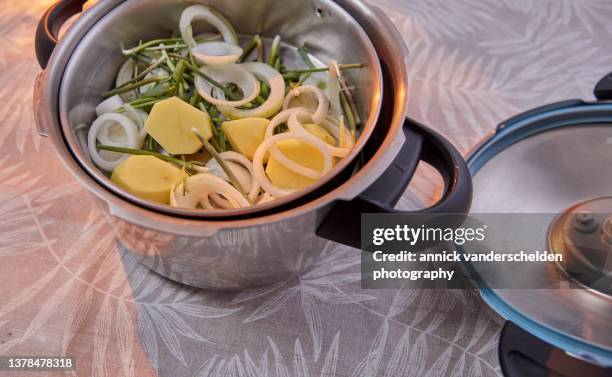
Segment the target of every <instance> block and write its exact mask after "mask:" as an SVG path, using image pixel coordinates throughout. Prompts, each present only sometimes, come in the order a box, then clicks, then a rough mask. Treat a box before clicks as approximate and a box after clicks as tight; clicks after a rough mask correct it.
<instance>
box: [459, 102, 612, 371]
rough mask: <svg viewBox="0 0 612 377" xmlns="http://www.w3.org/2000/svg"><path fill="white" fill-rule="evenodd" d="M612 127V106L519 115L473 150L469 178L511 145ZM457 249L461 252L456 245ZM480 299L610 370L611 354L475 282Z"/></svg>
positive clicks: (561, 106)
mask: <svg viewBox="0 0 612 377" xmlns="http://www.w3.org/2000/svg"><path fill="white" fill-rule="evenodd" d="M610 123H612V103H605V102H602V103H596V102H595V103H586V102H582V101H576V100H574V101H566V102H561V103H558V104H552V105H548V106H545V107H542V108H540V109H535V110H532V111H529V112H527V113H524V114H521V115H518V116H516V117H514V118H512V119H510V120H508V121H507V122H505V123H503V124H502V125H500V126H499V127H498V128H497V131H496V132H495V134H494V135H493V136H492V137H491V138H489V139H488V140H487V141H486V142H484V143H483V144H482V145H481V146H480V147H479V148H478V149H476V150H475V151H474V152H473V153H472V154H471V155H470V157H469V158H468V160H467V164H468V168H469V169H470V173H471V175H472V176H475V175H476V174H477V173H478V171H479V170H480V169H481V168H482V167H483V166H484V165H485V164H486V163H487V162H488V161H489V160H491V159H492V158H493V157H494V156H496V155H497V154H499V153H501V152H502V151H503V150H505V149H506V148H508V147H510V146H511V145H513V144H515V143H517V142H519V141H521V140H524V139H526V138H528V137H531V136H534V135H536V134H539V133H542V132H546V131H549V130H552V129H557V128H563V127H571V126H578V125H581V124H591V125H592V124H610ZM457 246H458V249H459V251H460V252H463V248H462V247H460V246H459V245H457ZM465 265H466V267H467V269H468V271H469V273H470V274H471V276H478V275H477V274H476V271H475V270H474V269H473V267H472V266H471V264H470V263H465ZM477 283H478V285H479V287H480V295H481V297H482V298H483V300H484V301H485V302H486V303H487V305H489V306H490V307H491V308H492V309H493V310H494V311H496V312H497V313H498V314H499V315H501V316H502V317H503V318H505V319H507V320H509V321H512V322H513V323H515V324H516V325H517V326H519V327H521V328H523V329H524V330H526V331H528V332H529V333H531V334H533V335H534V336H536V337H538V338H540V339H542V340H544V341H546V342H548V343H550V344H551V345H553V346H556V347H558V348H560V349H563V350H564V351H566V352H567V353H569V354H571V355H574V356H576V357H579V358H581V359H583V360H586V361H589V362H593V363H596V364H598V365H601V366H604V367H612V350H610V349H606V348H603V347H600V346H597V345H594V344H592V343H589V342H586V341H584V340H581V339H579V338H577V337H575V336H572V335H568V334H566V333H564V332H562V331H559V330H557V329H555V328H553V327H550V326H548V325H546V324H543V323H540V322H538V321H535V320H533V319H530V318H528V317H527V316H525V315H523V314H522V313H520V312H519V311H517V310H515V309H514V308H513V307H512V306H511V305H510V304H508V303H507V302H506V301H505V300H503V299H502V298H501V297H500V296H498V295H497V294H496V292H495V289H493V288H489V287H487V286H486V284H485V283H484V282H483V281H482V280H480V279H479V278H478V279H477Z"/></svg>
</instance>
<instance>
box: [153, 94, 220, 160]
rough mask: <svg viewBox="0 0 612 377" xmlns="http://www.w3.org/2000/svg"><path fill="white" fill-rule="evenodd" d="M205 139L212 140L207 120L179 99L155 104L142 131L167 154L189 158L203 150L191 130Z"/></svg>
mask: <svg viewBox="0 0 612 377" xmlns="http://www.w3.org/2000/svg"><path fill="white" fill-rule="evenodd" d="M194 127H195V128H196V129H197V130H199V131H200V133H201V134H202V136H203V137H204V139H206V140H208V139H210V138H211V137H212V128H211V127H212V126H211V121H210V116H209V115H208V114H207V113H205V112H203V111H200V110H198V109H196V108H195V107H193V106H191V105H190V104H188V103H187V102H184V101H183V100H181V99H180V98H178V97H172V98H168V99H165V100H163V101H160V102H157V103H156V104H155V105H154V106H153V109H152V110H151V114H150V115H149V118H148V119H147V124H146V125H145V130H146V131H147V133H148V134H149V135H151V137H152V138H153V139H155V141H157V142H158V143H159V145H161V147H162V148H164V149H165V150H166V151H167V152H168V153H170V154H192V153H195V152H197V151H198V150H199V149H201V148H202V143H201V142H200V140H199V139H198V138H197V137H196V136H195V135H194V133H193V131H192V130H191V129H192V128H194Z"/></svg>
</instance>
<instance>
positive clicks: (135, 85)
mask: <svg viewBox="0 0 612 377" xmlns="http://www.w3.org/2000/svg"><path fill="white" fill-rule="evenodd" d="M168 80H169V79H168V77H164V76H153V77H149V78H148V79H144V80H142V81H138V82H135V83H133V84H129V85H125V86H123V87H120V88H116V89H113V90H111V91H108V92H106V93H104V98H108V97H112V96H114V95H115V94H121V93H126V92H130V91H132V90H134V89H138V88H140V87H141V86H145V85H147V84H151V83H154V82H163V81H168Z"/></svg>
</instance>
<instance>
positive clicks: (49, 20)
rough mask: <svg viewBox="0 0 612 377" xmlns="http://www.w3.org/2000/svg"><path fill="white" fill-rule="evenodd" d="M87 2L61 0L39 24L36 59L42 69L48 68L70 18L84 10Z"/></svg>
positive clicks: (82, 0) (44, 15) (84, 0)
mask: <svg viewBox="0 0 612 377" xmlns="http://www.w3.org/2000/svg"><path fill="white" fill-rule="evenodd" d="M86 2H87V0H60V1H58V2H56V3H55V4H53V5H52V6H51V7H50V8H49V9H47V11H46V12H45V14H43V16H42V18H41V19H40V21H39V22H38V27H37V28H36V40H35V43H34V45H35V48H36V59H38V64H39V65H40V67H41V68H42V69H45V68H46V67H47V63H48V62H49V58H50V57H51V54H52V53H53V49H55V46H57V43H58V41H59V32H60V29H61V27H62V25H63V24H64V22H66V21H67V20H68V19H69V18H70V17H72V16H74V15H75V14H78V13H80V12H81V11H82V9H83V4H85V3H86Z"/></svg>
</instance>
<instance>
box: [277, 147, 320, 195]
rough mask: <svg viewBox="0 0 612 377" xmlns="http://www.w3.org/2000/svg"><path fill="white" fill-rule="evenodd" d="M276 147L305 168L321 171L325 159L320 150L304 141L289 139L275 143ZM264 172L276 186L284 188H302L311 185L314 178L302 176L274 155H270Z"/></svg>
mask: <svg viewBox="0 0 612 377" xmlns="http://www.w3.org/2000/svg"><path fill="white" fill-rule="evenodd" d="M276 148H278V150H279V151H280V152H281V153H283V154H284V155H285V156H286V157H287V158H289V159H291V160H293V161H295V162H297V163H298V164H300V165H302V166H305V167H307V168H310V169H313V170H318V171H323V167H324V165H325V160H324V158H323V155H322V154H321V152H320V151H319V150H318V149H317V148H315V147H313V146H312V145H310V144H308V143H307V142H305V141H302V140H297V139H290V140H283V141H281V142H278V143H277V144H276ZM266 174H267V176H268V178H270V181H271V182H272V183H273V184H274V185H275V186H277V187H280V188H284V189H290V190H291V189H302V188H304V187H307V186H309V185H311V184H312V183H313V182H315V180H313V179H310V178H308V177H304V176H303V175H300V174H298V173H296V172H294V171H293V170H290V169H288V168H286V167H285V166H284V165H282V164H281V163H279V162H278V161H277V160H276V159H275V158H274V157H272V156H270V159H269V161H268V165H267V166H266Z"/></svg>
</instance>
